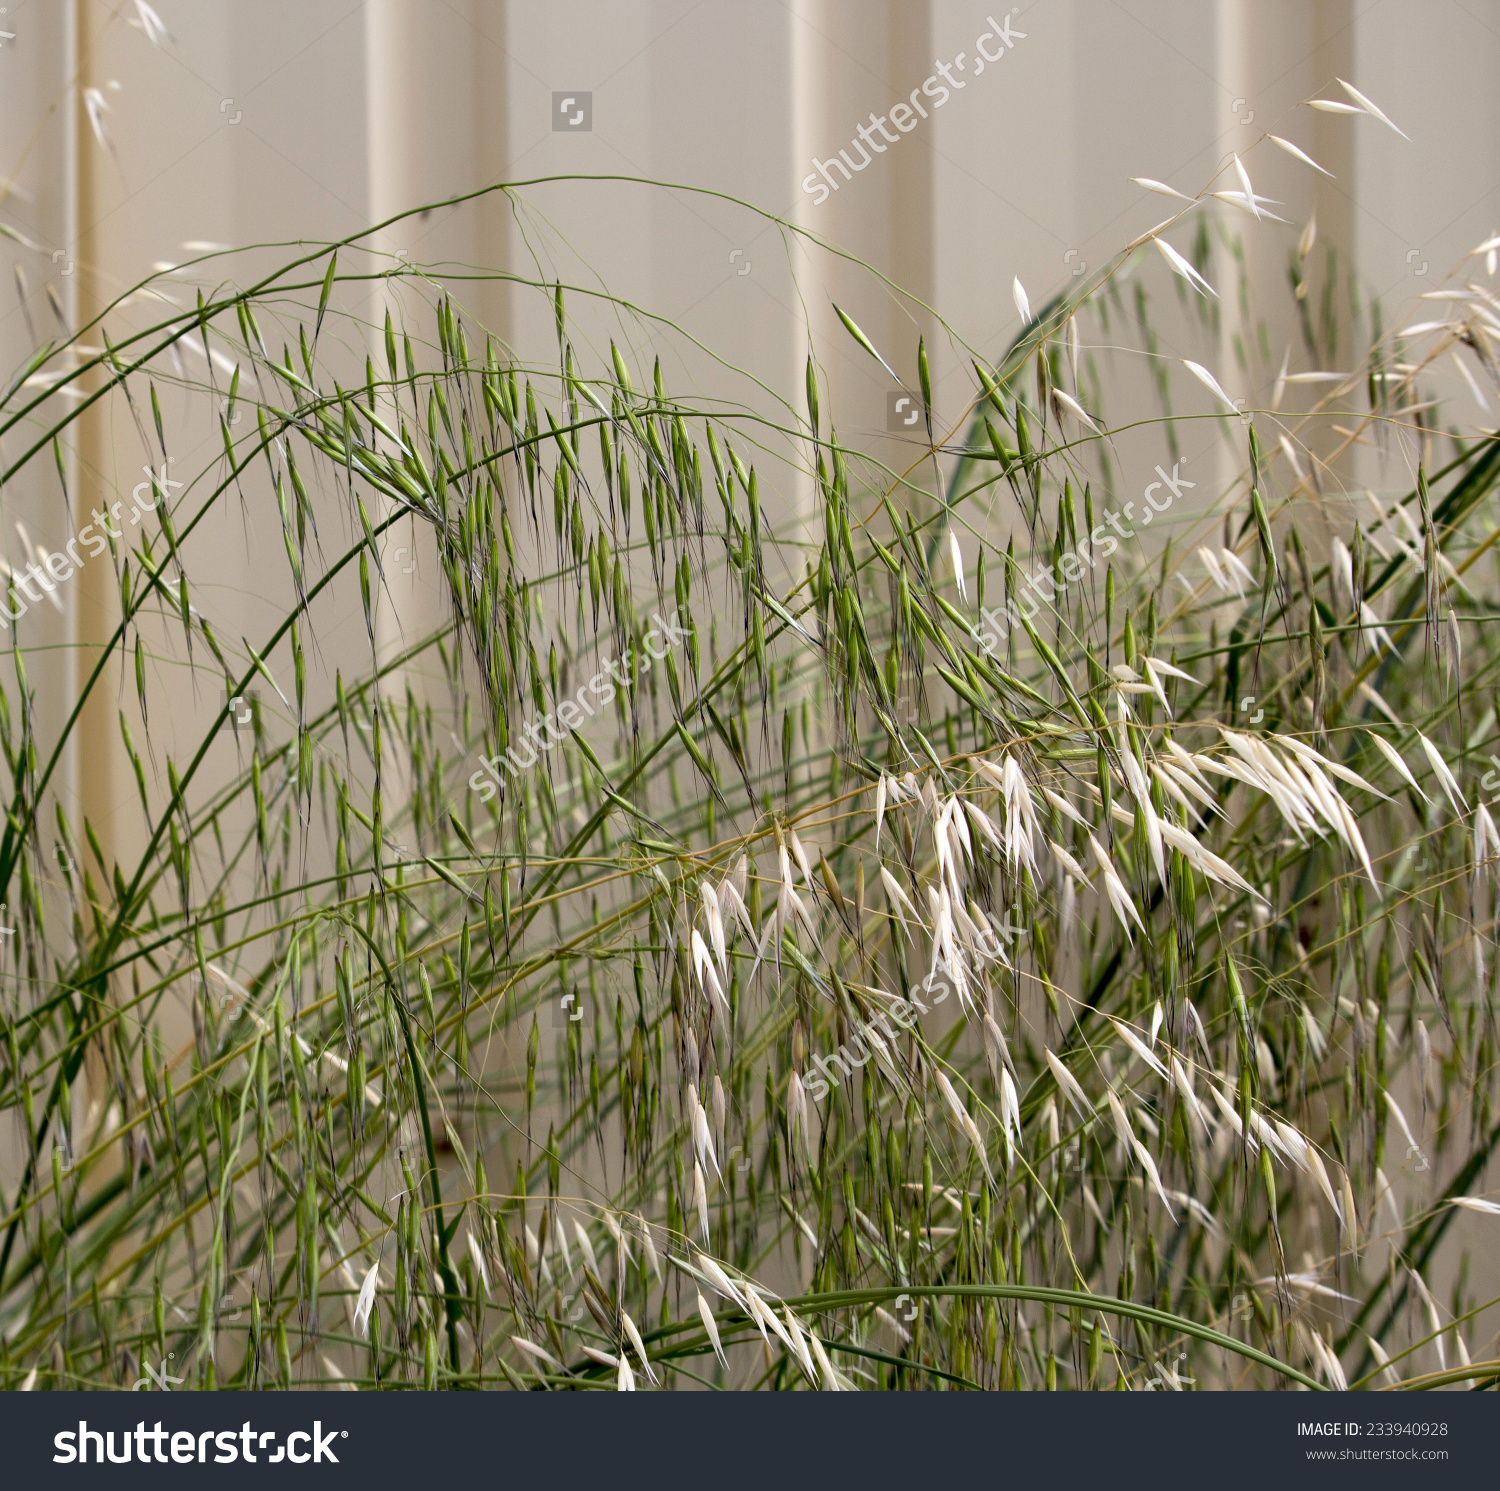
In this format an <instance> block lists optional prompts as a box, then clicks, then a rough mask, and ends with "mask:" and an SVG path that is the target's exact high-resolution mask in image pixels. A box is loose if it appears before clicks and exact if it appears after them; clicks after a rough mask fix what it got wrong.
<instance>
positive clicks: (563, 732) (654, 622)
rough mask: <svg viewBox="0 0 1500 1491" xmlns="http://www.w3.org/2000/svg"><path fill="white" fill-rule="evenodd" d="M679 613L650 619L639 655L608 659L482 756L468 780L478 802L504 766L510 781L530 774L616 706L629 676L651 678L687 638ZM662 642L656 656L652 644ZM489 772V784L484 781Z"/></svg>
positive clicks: (498, 782)
mask: <svg viewBox="0 0 1500 1491" xmlns="http://www.w3.org/2000/svg"><path fill="white" fill-rule="evenodd" d="M680 615H681V613H680V612H678V611H673V612H672V619H671V620H670V621H663V620H662V618H661V613H660V612H656V613H654V614H653V615H652V617H651V626H650V628H649V629H648V630H647V632H646V635H645V636H644V637H642V638H641V650H640V653H639V655H637V653H636V651H635V649H634V648H633V647H627V648H626V649H625V656H624V657H623V658H611V659H609V661H608V662H606V663H605V664H604V666H603V668H601V669H600V670H599V672H597V673H596V674H594V676H593V677H592V678H591V679H589V681H588V682H587V683H586V684H584V685H583V686H582V687H581V688H580V689H579V690H578V692H577V693H576V694H571V695H569V696H568V697H567V698H566V699H563V700H561V701H560V702H559V703H558V705H557V708H556V709H549V710H548V711H547V713H546V714H544V715H543V716H542V717H541V718H540V719H535V720H532V722H531V723H530V724H529V725H527V726H526V728H525V729H524V730H522V731H521V734H520V738H519V740H518V741H517V742H516V743H515V744H514V745H512V746H511V747H510V749H509V750H506V751H501V752H499V753H498V754H496V755H494V756H489V757H485V756H481V757H480V758H479V759H480V763H481V769H480V770H479V771H476V772H475V773H474V775H473V776H471V777H470V778H469V790H470V791H471V792H477V793H478V794H479V800H480V801H481V802H488V801H489V800H490V799H491V798H492V797H494V795H495V793H496V791H497V790H498V789H499V788H500V787H501V786H502V785H503V784H504V781H505V778H504V777H502V776H501V775H500V768H501V767H502V766H503V767H504V768H505V770H506V771H507V772H508V773H509V774H510V775H511V776H519V775H520V774H521V773H522V772H523V771H530V770H531V768H532V767H533V766H535V765H536V763H537V761H538V760H539V759H540V758H541V757H542V756H543V755H545V754H546V753H547V752H548V751H555V750H556V749H557V748H558V746H560V745H561V744H562V743H563V741H565V740H566V739H567V738H568V736H570V735H571V734H572V733H573V732H574V731H575V730H576V729H577V728H578V727H579V726H580V725H581V724H583V722H584V721H585V720H588V719H592V718H593V717H594V714H595V712H596V710H597V709H598V708H600V707H602V706H605V705H608V704H612V703H614V699H615V695H616V694H617V693H618V692H619V690H620V689H622V688H624V687H625V680H626V679H627V678H629V677H630V675H631V673H632V671H634V672H639V673H649V672H650V671H651V667H652V665H653V664H655V663H659V662H660V661H661V660H662V659H663V658H664V657H666V655H667V653H668V652H669V651H670V650H671V648H672V647H674V646H680V645H681V644H682V643H683V642H685V641H686V640H687V638H688V637H689V636H690V635H691V633H690V632H689V631H688V629H687V628H686V627H684V626H679V625H678V620H679V617H680ZM655 642H663V643H664V644H665V645H663V647H662V649H661V651H660V652H658V651H657V650H656V647H655V646H654V645H653V643H655ZM486 772H488V773H489V775H490V777H493V778H494V780H493V781H489V780H486V777H485V773H486Z"/></svg>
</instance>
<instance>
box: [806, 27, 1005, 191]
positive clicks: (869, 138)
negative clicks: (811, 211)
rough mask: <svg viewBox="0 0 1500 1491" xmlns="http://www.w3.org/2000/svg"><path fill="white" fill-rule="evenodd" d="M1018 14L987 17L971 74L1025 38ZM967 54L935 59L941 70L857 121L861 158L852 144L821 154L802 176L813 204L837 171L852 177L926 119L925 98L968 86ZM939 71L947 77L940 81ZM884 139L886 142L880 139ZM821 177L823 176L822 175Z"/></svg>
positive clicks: (943, 98) (943, 99) (937, 102)
mask: <svg viewBox="0 0 1500 1491" xmlns="http://www.w3.org/2000/svg"><path fill="white" fill-rule="evenodd" d="M1016 14H1017V12H1016V11H1014V10H1012V11H1011V13H1010V15H1009V16H1006V18H1005V24H1004V25H1003V26H1002V25H1001V24H1000V22H999V21H997V20H996V19H995V18H994V16H986V17H985V20H986V21H988V22H989V24H990V26H992V27H993V28H994V29H993V30H990V31H986V32H984V33H983V34H982V35H981V36H980V37H979V39H978V40H977V41H976V42H975V43H974V53H975V55H974V57H973V59H972V60H973V63H974V70H973V72H972V73H971V74H970V75H969V76H970V77H973V78H977V77H979V76H980V74H981V73H983V72H984V69H985V65H986V64H987V63H990V64H993V63H996V62H1003V61H1004V60H1005V57H1006V55H1007V53H1008V52H1009V51H1010V50H1011V49H1012V48H1014V46H1015V44H1016V43H1017V42H1018V41H1025V40H1026V33H1025V32H1024V31H1013V30H1012V29H1011V25H1012V22H1011V18H1010V17H1011V16H1013V15H1016ZM986 42H989V43H991V44H992V45H993V47H994V50H993V51H990V50H987V49H986V46H985V43H986ZM968 60H969V54H968V53H967V52H960V53H959V54H958V55H957V56H956V57H955V58H954V59H953V61H952V62H934V63H933V64H932V65H933V66H934V67H935V68H936V69H937V71H936V72H935V73H933V75H932V76H931V77H930V78H927V79H925V80H924V81H923V82H921V83H920V84H918V85H917V87H915V88H913V89H912V91H911V93H910V95H908V97H907V98H906V99H905V100H904V101H902V102H901V103H895V104H892V105H891V106H890V108H889V109H887V110H886V112H885V113H884V114H876V113H875V112H874V111H873V110H872V111H871V113H870V122H869V123H868V124H860V125H856V126H855V130H854V133H855V135H856V137H857V138H856V139H854V140H851V141H850V148H851V149H854V150H857V151H858V152H859V161H858V164H856V163H855V161H854V160H853V159H851V157H850V155H849V151H848V150H840V151H839V153H838V154H837V155H832V156H829V158H828V159H827V160H819V159H818V158H817V157H816V156H814V157H813V158H812V160H811V162H810V164H811V166H812V170H811V171H809V172H808V173H807V175H806V176H804V177H803V178H802V190H803V191H805V192H806V193H807V195H808V196H809V197H811V198H812V199H813V206H814V207H821V206H822V205H823V203H825V202H826V201H827V200H828V198H829V197H830V196H832V194H833V193H834V192H836V191H837V190H838V189H839V186H840V185H841V183H840V182H839V181H837V180H836V179H835V178H834V175H833V173H834V172H835V171H837V172H838V173H839V175H840V176H842V177H843V179H844V181H852V180H853V179H854V173H855V172H856V171H863V170H864V168H865V167H866V166H868V165H869V164H870V162H871V161H872V160H873V159H874V158H875V156H876V155H884V154H885V152H886V150H887V149H888V148H889V147H890V146H892V145H894V144H895V143H896V142H897V141H898V140H899V139H900V138H901V136H902V135H909V134H910V133H911V132H912V131H913V130H914V129H915V128H916V127H917V125H918V123H919V122H920V120H922V119H926V118H927V110H926V109H925V108H924V107H923V106H922V102H921V100H922V99H924V98H926V99H928V100H929V101H930V102H931V104H932V107H933V108H934V109H940V108H942V107H943V105H944V104H945V103H947V102H948V100H949V99H950V98H952V97H953V95H954V93H955V92H957V91H958V90H959V89H961V88H967V87H968V86H969V80H968V78H960V77H958V76H957V74H958V73H968V72H969V69H968V68H967V67H966V66H965V65H964V64H965V62H966V61H968ZM940 77H941V78H942V80H943V81H942V82H939V81H938V79H939V78H940ZM887 122H889V123H891V124H894V125H895V126H896V130H897V133H896V134H892V133H891V132H890V130H888V129H887V128H886V124H887ZM882 141H884V144H882V143H881V142H882ZM871 152H873V154H872V153H871ZM819 177H821V178H822V179H821V180H819Z"/></svg>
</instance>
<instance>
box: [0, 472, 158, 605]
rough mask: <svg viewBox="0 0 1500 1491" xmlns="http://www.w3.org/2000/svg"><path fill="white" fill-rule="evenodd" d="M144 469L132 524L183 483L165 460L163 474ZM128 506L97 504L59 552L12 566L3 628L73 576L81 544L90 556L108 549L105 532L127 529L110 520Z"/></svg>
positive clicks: (2, 600) (1, 600)
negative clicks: (35, 589)
mask: <svg viewBox="0 0 1500 1491" xmlns="http://www.w3.org/2000/svg"><path fill="white" fill-rule="evenodd" d="M141 469H142V470H143V471H144V472H145V473H146V476H147V478H148V480H146V481H143V482H140V483H139V484H138V485H137V486H136V487H134V488H133V489H132V491H131V493H130V495H131V497H132V498H134V499H135V501H134V505H133V506H132V507H131V509H130V522H131V524H132V525H134V524H136V523H139V522H140V521H141V511H142V509H144V510H145V511H146V512H148V513H149V512H155V511H156V508H157V504H158V503H160V502H161V500H162V499H163V498H164V497H165V496H166V495H167V488H168V487H180V486H181V485H182V483H181V482H180V481H168V480H167V467H166V464H165V462H164V463H163V464H162V468H161V472H160V474H158V473H157V472H155V471H153V470H152V469H151V468H150V467H149V466H143V467H142V468H141ZM145 492H150V493H152V495H153V498H154V500H153V501H151V502H147V501H146V499H145V497H144V496H143V495H142V494H143V493H145ZM124 506H125V504H124V502H123V501H121V502H116V503H114V504H113V505H112V506H111V507H110V509H109V512H108V514H107V515H106V514H105V513H102V512H100V511H99V509H98V508H97V507H96V508H95V509H94V510H93V512H91V513H90V514H89V516H90V517H91V518H92V519H93V520H94V521H93V522H92V523H85V524H84V526H83V527H82V528H80V529H79V530H78V536H77V537H76V538H70V539H69V540H68V542H67V543H66V544H65V545H64V546H63V548H61V549H59V550H58V551H57V553H55V554H47V553H45V552H44V553H43V556H42V562H41V563H40V564H38V563H37V562H36V560H34V559H33V560H32V561H31V562H30V563H29V564H28V565H27V566H26V568H25V569H24V570H8V573H9V576H10V585H9V586H8V587H7V590H8V594H5V593H0V630H4V631H8V630H9V629H10V624H11V622H13V621H19V620H20V619H21V618H22V617H23V616H24V615H25V614H26V612H27V611H28V610H29V609H30V607H29V606H28V605H27V602H28V601H30V602H32V603H33V604H36V603H39V602H40V601H42V600H43V599H44V598H45V597H46V596H48V595H50V594H52V593H53V592H55V591H56V589H57V587H58V586H59V585H60V584H62V582H63V581H64V580H71V579H72V578H73V576H74V575H75V574H77V572H78V571H79V570H81V569H82V568H83V564H84V556H83V555H82V554H80V553H79V552H78V545H79V544H86V545H87V546H88V551H89V552H88V557H89V558H90V559H97V558H98V556H99V555H100V554H102V553H103V552H104V550H105V548H106V547H107V544H108V540H107V539H106V538H105V534H108V535H109V537H110V538H119V537H120V535H121V533H122V532H123V531H124V530H123V525H122V527H120V528H112V527H110V522H109V520H110V518H113V519H114V521H115V522H116V523H120V522H121V519H120V509H121V508H122V507H124ZM96 526H97V527H98V528H100V529H103V532H102V533H100V532H96V531H95V529H96ZM69 561H71V563H70V562H69ZM33 584H35V585H38V586H40V587H41V589H40V591H39V592H38V593H35V594H34V593H33V592H32V590H31V586H32V585H33ZM10 600H14V601H16V602H17V603H18V604H17V606H16V608H15V609H12V608H11V606H10V605H9V604H8V601H10Z"/></svg>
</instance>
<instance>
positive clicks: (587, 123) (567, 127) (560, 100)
mask: <svg viewBox="0 0 1500 1491" xmlns="http://www.w3.org/2000/svg"><path fill="white" fill-rule="evenodd" d="M593 127H594V95H593V94H592V93H583V92H581V91H579V90H577V89H575V90H574V91H573V92H572V93H554V94H553V95H552V128H553V130H554V131H555V130H563V131H564V132H566V133H569V134H580V135H581V134H585V133H587V132H588V131H589V130H591V129H593Z"/></svg>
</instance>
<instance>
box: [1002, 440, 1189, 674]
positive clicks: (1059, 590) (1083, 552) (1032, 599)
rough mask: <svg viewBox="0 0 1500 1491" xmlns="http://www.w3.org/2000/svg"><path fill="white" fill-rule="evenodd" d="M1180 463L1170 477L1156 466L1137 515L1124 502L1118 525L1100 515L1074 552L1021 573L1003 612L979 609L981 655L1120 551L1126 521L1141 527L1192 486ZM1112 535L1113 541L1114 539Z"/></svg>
mask: <svg viewBox="0 0 1500 1491" xmlns="http://www.w3.org/2000/svg"><path fill="white" fill-rule="evenodd" d="M1186 465H1187V460H1186V458H1184V459H1183V460H1180V461H1174V462H1173V463H1172V474H1171V475H1170V476H1169V475H1168V474H1167V473H1166V472H1165V471H1163V470H1162V469H1161V467H1160V466H1158V467H1157V468H1156V474H1157V475H1158V476H1159V477H1160V478H1161V480H1160V481H1153V482H1150V483H1148V484H1147V486H1146V490H1145V491H1144V492H1143V493H1142V498H1143V501H1142V503H1141V512H1140V516H1139V517H1137V516H1136V511H1135V508H1136V504H1135V503H1134V502H1127V503H1126V504H1125V509H1124V522H1122V521H1121V516H1120V514H1119V513H1117V512H1107V513H1105V514H1104V519H1103V521H1102V522H1100V523H1096V524H1095V525H1094V530H1093V532H1092V533H1090V534H1089V535H1088V537H1087V538H1086V539H1084V540H1082V541H1081V542H1080V543H1079V545H1078V547H1077V548H1076V549H1070V550H1069V551H1068V552H1067V553H1066V554H1063V555H1061V556H1060V557H1059V558H1058V560H1057V562H1056V563H1055V564H1053V565H1051V566H1050V567H1049V568H1047V569H1043V570H1038V571H1037V572H1036V573H1035V574H1031V575H1024V576H1023V577H1022V580H1021V584H1020V586H1019V588H1018V590H1017V593H1016V594H1015V595H1013V596H1011V598H1010V599H1009V600H1007V601H1006V603H1005V606H1004V608H1003V611H996V610H993V609H986V610H984V611H982V612H981V613H980V614H981V615H982V616H983V617H984V621H985V630H984V631H982V632H980V634H979V645H980V646H981V647H983V648H984V650H985V651H986V652H993V651H994V650H995V648H996V647H998V646H999V645H1000V643H1001V642H1003V641H1004V640H1005V636H1006V633H1007V631H1008V630H1009V629H1010V628H1011V627H1018V626H1020V625H1021V621H1022V618H1023V617H1024V618H1025V619H1026V620H1027V621H1030V620H1031V618H1032V617H1033V616H1035V615H1036V613H1037V612H1038V611H1039V610H1040V609H1041V608H1042V606H1043V605H1044V604H1045V605H1055V604H1056V603H1057V601H1058V600H1059V599H1060V598H1061V596H1062V595H1063V593H1064V592H1065V591H1066V590H1067V588H1068V586H1069V585H1073V584H1076V583H1077V582H1078V581H1079V580H1081V579H1082V578H1083V577H1084V574H1085V572H1086V571H1087V570H1092V569H1093V568H1094V566H1095V565H1096V564H1097V563H1098V561H1099V560H1100V559H1108V558H1109V556H1110V555H1111V554H1113V553H1114V552H1115V550H1116V549H1118V548H1119V547H1120V539H1122V538H1134V537H1135V533H1136V530H1135V529H1134V528H1127V527H1126V526H1125V524H1126V523H1139V524H1141V525H1142V526H1144V525H1145V524H1147V523H1149V522H1150V521H1151V520H1152V518H1154V517H1155V516H1156V514H1157V513H1164V512H1166V510H1167V509H1168V508H1169V507H1171V505H1172V503H1173V502H1174V501H1176V499H1177V498H1178V497H1180V496H1181V495H1182V493H1183V492H1184V491H1185V490H1187V489H1190V488H1191V487H1193V486H1194V485H1195V483H1193V482H1190V481H1188V480H1187V479H1186V478H1185V477H1183V476H1181V475H1180V474H1179V473H1180V472H1181V470H1182V468H1183V467H1184V466H1186ZM1163 488H1165V489H1166V492H1167V496H1166V498H1165V500H1164V501H1161V502H1158V501H1157V500H1156V498H1155V497H1154V496H1152V493H1154V492H1160V491H1161V490H1162V489H1163ZM1111 530H1113V531H1111ZM1115 534H1118V535H1119V537H1118V538H1116V537H1115V536H1114V535H1115ZM1028 592H1030V593H1028ZM1028 602H1029V603H1030V605H1031V609H1030V610H1027V609H1026V606H1027V603H1028ZM1018 605H1019V607H1020V609H1019V611H1018V610H1017V606H1018ZM1007 623H1008V625H1007Z"/></svg>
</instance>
